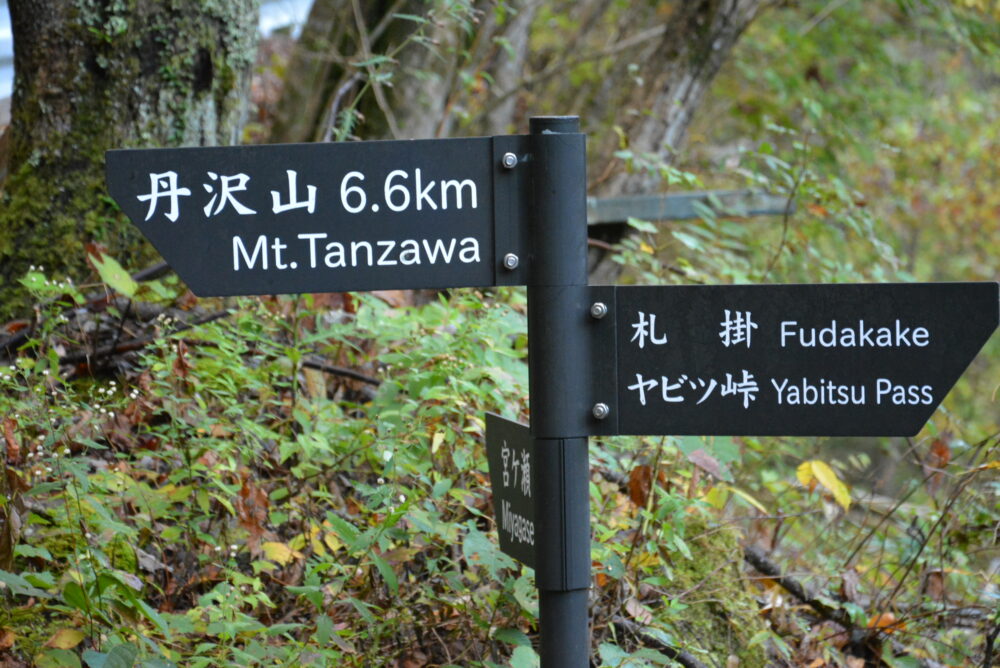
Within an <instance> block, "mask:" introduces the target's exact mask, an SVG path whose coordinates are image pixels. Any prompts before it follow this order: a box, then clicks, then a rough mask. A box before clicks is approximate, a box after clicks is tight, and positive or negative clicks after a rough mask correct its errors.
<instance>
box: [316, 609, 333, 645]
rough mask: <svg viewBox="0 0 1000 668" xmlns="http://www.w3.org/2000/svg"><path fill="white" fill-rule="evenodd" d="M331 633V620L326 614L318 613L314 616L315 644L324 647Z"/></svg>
mask: <svg viewBox="0 0 1000 668" xmlns="http://www.w3.org/2000/svg"><path fill="white" fill-rule="evenodd" d="M332 635H333V620H332V619H330V618H329V617H328V616H326V615H320V616H319V617H317V618H316V634H315V636H314V637H315V638H316V644H317V645H319V646H320V647H326V645H327V643H329V642H330V637H331V636H332Z"/></svg>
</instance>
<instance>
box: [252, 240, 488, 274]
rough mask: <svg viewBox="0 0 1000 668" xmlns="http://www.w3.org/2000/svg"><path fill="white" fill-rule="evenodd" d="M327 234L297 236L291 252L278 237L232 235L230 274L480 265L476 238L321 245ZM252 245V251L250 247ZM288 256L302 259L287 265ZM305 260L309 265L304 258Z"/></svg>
mask: <svg viewBox="0 0 1000 668" xmlns="http://www.w3.org/2000/svg"><path fill="white" fill-rule="evenodd" d="M328 236H329V235H328V234H327V233H326V232H311V233H303V234H299V235H297V236H296V239H298V241H299V242H300V243H296V244H295V250H294V252H291V253H289V254H287V255H284V254H283V253H284V252H285V251H286V250H287V249H288V248H289V244H287V243H284V242H283V241H282V239H281V237H273V238H271V240H270V243H268V236H267V235H266V234H261V235H260V236H258V237H257V239H256V240H255V241H250V240H247V241H244V239H243V237H241V236H240V235H235V236H233V271H240V269H260V270H262V271H267V270H269V269H271V268H274V269H279V270H283V269H298V268H299V267H303V268H309V269H317V268H323V267H325V268H327V269H342V268H351V267H394V266H396V265H403V266H413V265H421V264H455V263H456V262H461V263H462V264H475V263H479V262H482V257H481V255H480V252H479V240H478V239H476V238H475V237H464V238H462V239H456V238H455V237H451V238H448V239H403V240H402V241H396V240H395V239H378V240H374V241H367V240H356V241H331V242H329V243H322V242H323V241H325V240H326V239H327V237H328ZM251 246H252V250H250V249H249V248H250V247H251ZM290 257H296V258H301V259H302V264H300V263H299V261H298V260H292V261H291V262H286V261H285V260H286V259H288V258H290ZM307 258H308V262H306V259H307Z"/></svg>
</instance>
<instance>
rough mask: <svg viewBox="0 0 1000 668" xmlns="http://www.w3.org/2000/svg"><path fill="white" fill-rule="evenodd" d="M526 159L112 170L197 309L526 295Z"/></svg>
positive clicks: (164, 152)
mask: <svg viewBox="0 0 1000 668" xmlns="http://www.w3.org/2000/svg"><path fill="white" fill-rule="evenodd" d="M523 146H524V141H523V139H522V138H521V137H516V136H515V137H496V138H489V137H486V138H482V137H480V138H473V139H436V140H421V141H383V142H365V143H360V142H349V143H329V144H291V145H275V146H233V147H224V148H220V147H215V148H179V149H161V150H157V151H155V152H151V151H149V150H118V151H109V152H108V154H107V167H106V169H107V177H108V184H109V189H110V190H111V195H112V196H113V197H114V199H115V201H116V202H118V205H119V206H121V208H122V209H123V210H124V211H125V213H126V215H128V217H129V218H130V219H131V220H132V222H134V223H135V224H136V225H137V226H138V227H139V229H140V230H141V231H142V233H143V234H144V235H145V236H146V238H148V239H149V240H150V241H151V242H152V244H153V245H154V246H155V247H156V249H157V250H158V251H159V252H160V254H161V255H163V257H164V259H165V260H167V262H169V263H170V265H171V266H172V267H173V268H174V270H175V271H176V272H177V274H178V275H179V276H180V277H181V278H183V279H184V281H185V282H186V283H187V284H188V286H189V287H190V288H191V290H192V291H194V292H195V293H196V294H198V295H202V296H224V295H259V294H282V293H299V292H335V291H345V290H381V289H392V288H446V287H455V286H487V285H516V284H524V280H523V278H521V277H520V275H519V272H518V264H519V252H523V251H521V248H520V246H521V244H522V243H523V242H522V241H521V239H520V237H519V235H518V231H519V230H520V229H521V228H523V223H522V224H520V225H518V223H517V222H516V220H514V216H515V215H516V214H517V213H518V209H519V208H520V207H521V206H523V205H522V204H520V202H521V200H523V199H524V197H525V196H526V194H527V193H526V192H525V189H524V188H523V187H520V184H519V179H518V178H516V177H515V175H514V173H513V171H514V167H516V166H517V163H518V159H519V158H518V155H519V154H521V155H523ZM154 156H155V157H154ZM504 156H508V157H507V158H506V162H504ZM505 165H509V167H507V166H505ZM512 209H513V210H512ZM518 218H519V216H518ZM500 251H502V252H501V254H500V256H499V257H498V256H497V255H496V253H497V252H500ZM506 255H510V256H511V257H508V259H507V262H506V265H505V264H504V256H506ZM511 258H513V259H511ZM521 271H522V272H523V269H522V270H521Z"/></svg>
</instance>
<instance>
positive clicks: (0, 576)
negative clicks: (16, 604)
mask: <svg viewBox="0 0 1000 668" xmlns="http://www.w3.org/2000/svg"><path fill="white" fill-rule="evenodd" d="M0 582H2V583H3V584H5V585H7V586H8V587H10V590H11V591H12V592H13V593H14V594H17V595H18V596H35V597H37V598H52V596H51V595H49V594H48V593H46V592H44V591H42V590H41V589H37V588H35V587H32V586H31V583H30V582H28V581H27V580H25V579H24V578H22V577H21V576H20V575H16V574H15V573H8V572H7V571H0Z"/></svg>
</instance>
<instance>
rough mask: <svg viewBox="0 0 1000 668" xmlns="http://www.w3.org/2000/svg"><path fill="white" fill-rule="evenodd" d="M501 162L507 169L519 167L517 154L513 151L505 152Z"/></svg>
mask: <svg viewBox="0 0 1000 668" xmlns="http://www.w3.org/2000/svg"><path fill="white" fill-rule="evenodd" d="M500 163H501V164H502V165H503V166H504V167H505V168H507V169H514V168H515V167H517V156H516V155H514V154H513V153H504V154H503V158H502V159H501V160H500Z"/></svg>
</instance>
